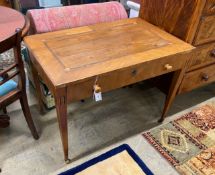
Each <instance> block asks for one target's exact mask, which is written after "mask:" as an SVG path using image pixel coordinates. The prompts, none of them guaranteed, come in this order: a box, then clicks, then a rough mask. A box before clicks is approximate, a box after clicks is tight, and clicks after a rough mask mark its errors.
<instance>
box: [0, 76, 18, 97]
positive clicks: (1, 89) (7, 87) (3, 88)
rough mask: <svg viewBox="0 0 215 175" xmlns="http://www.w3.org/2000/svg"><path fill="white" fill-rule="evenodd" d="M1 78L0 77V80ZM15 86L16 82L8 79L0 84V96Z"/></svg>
mask: <svg viewBox="0 0 215 175" xmlns="http://www.w3.org/2000/svg"><path fill="white" fill-rule="evenodd" d="M2 80H3V79H2V78H1V77H0V81H2ZM16 88H17V83H16V82H15V81H14V80H9V81H7V82H6V83H4V84H2V85H1V86H0V97H1V96H4V95H6V94H8V93H9V92H11V91H12V90H15V89H16Z"/></svg>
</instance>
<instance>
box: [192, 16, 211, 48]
mask: <svg viewBox="0 0 215 175" xmlns="http://www.w3.org/2000/svg"><path fill="white" fill-rule="evenodd" d="M211 41H215V15H213V16H205V17H202V19H201V22H200V26H199V30H198V32H197V35H196V39H195V43H194V44H195V45H200V44H204V43H208V42H211Z"/></svg>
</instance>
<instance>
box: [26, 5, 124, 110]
mask: <svg viewBox="0 0 215 175" xmlns="http://www.w3.org/2000/svg"><path fill="white" fill-rule="evenodd" d="M27 16H28V18H29V19H30V23H31V27H30V34H38V33H46V32H52V31H57V30H63V29H68V28H74V27H81V26H86V25H92V24H96V23H102V22H111V21H116V20H121V19H125V18H128V16H127V13H126V11H125V9H124V7H123V6H122V5H121V4H120V3H119V2H106V3H96V4H85V5H74V6H66V7H55V8H47V9H36V10H29V11H28V12H27ZM29 61H30V60H29V59H26V62H27V64H26V66H27V70H28V77H29V80H30V81H31V82H32V84H33V85H34V83H33V81H32V76H31V75H32V74H31V67H30V64H28V63H29ZM41 88H42V91H43V97H42V99H43V102H44V103H45V105H46V107H47V108H49V109H50V108H52V107H54V98H53V97H52V95H51V94H50V92H49V90H48V88H47V87H46V85H45V84H44V83H43V82H41Z"/></svg>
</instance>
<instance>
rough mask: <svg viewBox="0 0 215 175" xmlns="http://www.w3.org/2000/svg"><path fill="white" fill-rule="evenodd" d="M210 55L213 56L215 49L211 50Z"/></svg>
mask: <svg viewBox="0 0 215 175" xmlns="http://www.w3.org/2000/svg"><path fill="white" fill-rule="evenodd" d="M211 56H212V57H214V58H215V49H214V50H212V51H211Z"/></svg>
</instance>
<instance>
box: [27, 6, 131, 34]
mask: <svg viewBox="0 0 215 175" xmlns="http://www.w3.org/2000/svg"><path fill="white" fill-rule="evenodd" d="M27 16H28V17H29V19H30V23H31V29H30V33H31V34H35V33H45V32H51V31H57V30H62V29H68V28H73V27H80V26H86V25H91V24H96V23H101V22H111V21H116V20H120V19H125V18H128V16H127V13H126V11H125V9H124V7H123V6H122V5H121V4H120V3H119V2H105V3H95V4H84V5H73V6H65V7H55V8H47V9H36V10H29V11H28V12H27Z"/></svg>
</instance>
